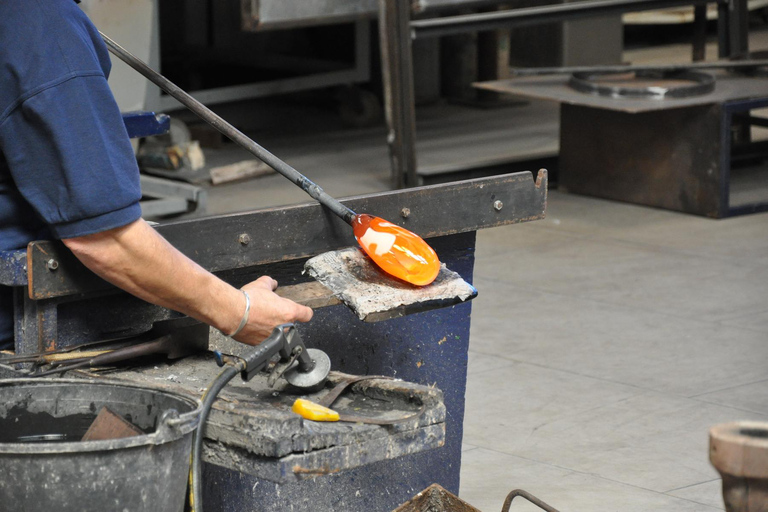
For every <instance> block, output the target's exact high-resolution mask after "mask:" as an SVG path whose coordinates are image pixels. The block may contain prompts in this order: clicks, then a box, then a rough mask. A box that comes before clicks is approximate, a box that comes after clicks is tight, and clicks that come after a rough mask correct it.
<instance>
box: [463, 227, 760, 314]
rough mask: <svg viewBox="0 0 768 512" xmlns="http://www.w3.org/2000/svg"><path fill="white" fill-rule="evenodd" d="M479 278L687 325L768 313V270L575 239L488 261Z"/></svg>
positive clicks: (617, 244)
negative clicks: (767, 290) (655, 314)
mask: <svg viewBox="0 0 768 512" xmlns="http://www.w3.org/2000/svg"><path fill="white" fill-rule="evenodd" d="M475 274H476V275H477V276H478V277H486V278H494V279H497V280H503V281H505V282H508V283H511V284H515V285H518V286H521V287H525V288H527V289H531V290H542V291H549V292H554V293H559V294H563V295H569V296H572V297H584V298H591V299H596V300H602V301H605V302H609V303H612V304H622V305H626V306H631V307H633V308H637V309H642V310H646V311H658V312H662V313H670V314H674V315H675V316H679V317H683V318H694V319H708V320H710V321H717V320H719V319H725V318H732V317H733V316H734V315H736V314H747V313H749V312H754V313H758V312H760V311H764V310H765V303H764V298H765V283H767V282H768V265H766V266H744V265H738V264H734V263H732V262H729V261H727V260H711V259H706V258H700V257H696V256H691V255H685V254H674V253H670V252H667V251H663V250H658V249H655V248H649V247H645V246H637V245H629V244H626V243H621V242H615V241H606V240H594V239H571V240H569V241H568V243H561V244H557V245H553V246H548V247H544V248H542V247H533V248H530V249H528V248H520V249H518V250H515V251H509V252H506V253H501V254H496V255H492V256H487V257H485V258H483V259H482V261H481V262H480V263H479V265H478V267H477V269H476V270H475Z"/></svg>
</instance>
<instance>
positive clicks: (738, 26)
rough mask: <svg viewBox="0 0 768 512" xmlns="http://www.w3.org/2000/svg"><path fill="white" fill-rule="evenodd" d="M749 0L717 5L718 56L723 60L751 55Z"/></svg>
mask: <svg viewBox="0 0 768 512" xmlns="http://www.w3.org/2000/svg"><path fill="white" fill-rule="evenodd" d="M748 22H749V10H748V9H747V0H722V1H720V2H718V4H717V37H718V55H719V57H720V58H721V59H723V58H728V59H733V58H740V57H741V58H743V57H746V56H747V55H748V54H749V39H748V35H749V34H748V29H749V24H748Z"/></svg>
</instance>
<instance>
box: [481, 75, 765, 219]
mask: <svg viewBox="0 0 768 512" xmlns="http://www.w3.org/2000/svg"><path fill="white" fill-rule="evenodd" d="M713 75H714V76H715V77H716V81H715V88H714V90H713V91H712V92H711V93H708V94H702V95H697V96H691V97H686V98H664V99H648V98H629V97H620V98H614V97H607V96H599V95H596V94H587V93H584V92H580V91H578V90H576V89H574V88H572V87H570V86H569V85H568V81H569V76H567V75H554V76H534V77H523V78H514V79H510V80H499V81H494V82H484V83H481V84H477V87H479V88H481V89H486V90H491V91H496V92H501V93H506V94H513V95H519V96H523V97H530V98H538V99H546V100H553V101H557V102H559V103H560V104H561V109H560V159H559V166H558V173H559V174H558V182H559V184H560V185H561V186H562V188H563V189H565V190H567V191H568V192H573V193H576V194H584V195H589V196H594V197H601V198H605V199H614V200H618V201H625V202H629V203H634V204H641V205H647V206H655V207H659V208H665V209H668V210H674V211H680V212H686V213H693V214H697V215H705V216H708V217H715V218H722V217H728V216H730V215H738V214H743V213H751V212H757V211H764V210H766V209H768V186H766V182H768V180H767V179H765V177H766V176H768V172H765V169H763V172H762V174H761V175H756V176H758V177H760V176H762V177H763V178H762V179H761V180H759V186H760V187H762V188H763V189H764V190H763V192H764V193H763V194H762V197H757V198H755V197H750V198H748V200H747V201H739V202H736V201H734V196H733V195H732V194H731V188H732V187H733V186H734V184H735V182H734V180H733V175H734V173H733V169H732V165H731V162H732V153H733V149H734V143H733V137H732V124H733V123H732V122H733V120H734V118H735V117H736V116H739V115H742V116H748V115H749V112H750V111H751V110H753V109H758V108H765V107H768V78H766V77H765V76H762V75H757V76H744V75H732V74H727V73H713ZM747 119H749V118H748V117H747ZM762 124H765V122H764V121H763V123H762ZM744 146H746V148H745V149H747V150H749V147H750V146H751V147H759V145H756V144H755V145H747V144H745V145H744ZM761 149H762V151H763V153H762V154H763V155H764V154H765V152H764V148H761ZM754 185H755V184H754V183H753V184H748V185H747V186H751V187H752V188H755V187H754ZM751 195H752V196H759V194H751Z"/></svg>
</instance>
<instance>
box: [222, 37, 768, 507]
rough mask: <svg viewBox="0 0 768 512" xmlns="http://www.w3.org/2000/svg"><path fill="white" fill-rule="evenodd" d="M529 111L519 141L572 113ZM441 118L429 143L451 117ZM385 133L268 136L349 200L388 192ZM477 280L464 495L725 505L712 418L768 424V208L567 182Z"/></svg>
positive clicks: (230, 195) (488, 245) (481, 244)
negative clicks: (633, 197) (680, 201)
mask: <svg viewBox="0 0 768 512" xmlns="http://www.w3.org/2000/svg"><path fill="white" fill-rule="evenodd" d="M764 46H768V45H764ZM764 46H763V47H764ZM752 47H753V48H755V49H757V48H760V46H756V45H753V46H752ZM689 52H690V48H689V47H687V46H682V47H680V48H677V49H674V48H673V49H672V50H669V55H668V56H671V57H673V58H672V59H671V60H677V61H680V60H682V59H684V58H685V57H686V56H688V55H689ZM676 56H677V57H679V58H674V57H676ZM635 57H636V58H635ZM657 57H658V54H656V53H653V52H650V53H648V52H645V51H639V52H637V53H636V54H635V55H634V56H632V55H630V56H628V59H627V60H635V61H636V62H643V61H657ZM522 108H523V109H529V110H517V111H516V110H515V109H510V110H509V114H508V119H509V122H510V124H511V125H513V128H511V130H512V132H510V134H509V135H508V136H507V137H509V138H511V139H515V137H517V140H524V137H526V136H528V134H530V132H531V123H530V122H529V121H528V120H530V119H539V120H540V121H541V122H542V123H543V124H544V125H547V124H548V123H549V127H548V128H547V129H546V130H545V132H547V130H549V132H547V133H550V132H551V123H552V122H554V121H556V116H557V109H556V108H555V109H553V108H552V105H550V104H544V103H536V102H534V103H532V104H531V105H530V106H529V107H522ZM423 112H424V111H422V114H420V117H421V118H422V119H426V121H425V123H423V124H422V126H421V127H420V131H419V135H420V137H421V139H420V143H421V144H422V148H423V149H428V148H429V144H430V143H429V140H430V139H429V137H430V136H429V135H428V134H427V135H425V129H426V131H427V132H428V130H429V123H432V125H436V126H437V128H438V129H439V128H440V123H439V122H435V119H437V118H435V117H434V116H433V115H432V114H430V113H429V112H427V114H426V118H425V115H424V114H423ZM517 113H519V114H517ZM515 119H518V122H517V124H515ZM425 124H426V126H425ZM515 130H516V131H515ZM383 134H384V132H383V130H382V129H373V130H370V131H367V132H366V131H362V132H359V133H358V135H357V136H356V135H355V134H354V133H352V132H351V131H347V132H345V131H343V130H336V131H334V132H333V134H326V138H325V139H324V140H332V141H335V142H333V143H332V144H324V143H322V141H321V142H318V140H317V138H316V137H315V136H312V135H295V134H279V133H277V134H276V133H271V132H265V133H261V134H258V135H259V139H260V141H261V142H262V143H264V144H265V145H266V146H267V147H268V148H271V149H273V150H274V151H275V152H276V153H277V154H278V155H282V156H284V157H285V158H286V159H287V160H288V161H289V162H290V163H292V164H293V165H295V166H296V167H297V168H299V169H301V170H303V171H305V172H307V173H308V174H309V175H310V177H312V178H313V179H315V180H316V181H317V182H318V183H319V184H321V185H322V186H323V187H324V188H325V189H326V190H327V191H328V192H330V193H331V194H334V195H338V196H344V195H351V194H361V193H370V192H376V191H380V190H386V189H387V188H388V180H387V177H388V161H387V157H386V149H385V146H384V137H383ZM515 134H517V136H516V135H515ZM545 135H546V134H545ZM545 135H544V138H546V136H545ZM538 136H542V135H541V134H539V135H537V137H538ZM302 137H303V138H302ZM435 140H437V139H435ZM549 140H550V142H551V137H550V139H549ZM425 142H426V143H425ZM451 144H452V145H453V146H455V147H458V148H459V149H461V143H460V141H452V143H451ZM366 148H368V149H366ZM438 150H439V146H438ZM443 156H445V155H443ZM241 157H242V158H246V157H247V156H245V155H239V156H238V155H237V154H235V156H232V157H231V158H232V159H234V160H237V159H240V158H241ZM437 163H439V162H437ZM210 194H211V198H210V206H211V208H210V212H211V213H224V212H231V211H240V210H247V209H253V208H258V207H266V206H272V205H278V204H287V203H295V202H304V201H305V198H304V196H303V193H301V192H300V191H298V190H297V189H295V188H294V187H293V186H291V185H290V184H288V183H287V182H286V181H285V180H284V179H283V178H281V177H279V176H271V177H266V178H260V179H256V180H252V181H250V182H245V183H240V184H232V185H225V186H221V187H216V188H212V189H210ZM475 284H476V286H477V288H478V290H479V292H480V295H479V297H478V298H477V299H476V300H475V302H474V304H473V312H472V335H471V342H470V351H469V376H468V383H467V386H468V389H467V397H466V398H467V400H466V404H467V410H466V416H465V422H464V428H465V435H464V452H463V463H462V471H461V478H462V484H461V497H462V498H463V499H465V500H466V501H468V502H469V503H471V504H472V505H474V506H475V507H477V508H478V509H480V510H482V511H484V512H490V511H495V510H500V508H501V505H502V502H503V500H504V497H505V495H506V493H507V492H508V491H510V490H511V489H514V488H523V489H526V490H528V491H530V492H532V493H534V494H535V495H538V496H539V497H540V498H542V499H544V500H545V501H547V502H549V503H550V504H551V505H553V506H554V507H556V508H558V509H560V510H561V511H563V512H565V511H579V512H589V511H606V510H620V511H623V512H628V511H635V510H636V511H647V510H678V511H701V510H722V509H723V505H722V500H721V497H720V488H719V485H720V482H719V478H718V475H717V474H716V472H715V471H714V469H712V467H711V466H710V465H709V462H708V446H707V432H708V428H709V427H710V426H712V425H714V424H716V423H720V422H725V421H732V420H737V419H757V420H768V365H766V361H768V343H767V341H768V302H767V301H766V299H768V214H759V215H750V216H744V217H738V218H732V219H727V220H719V221H718V220H711V219H705V218H700V217H694V216H690V215H683V214H678V213H672V212H667V211H662V210H656V209H651V208H643V207H638V206H632V205H628V204H622V203H617V202H610V201H603V200H597V199H591V198H587V197H580V196H575V195H567V194H564V193H559V192H557V191H554V192H551V193H550V201H549V205H548V214H547V218H546V219H545V220H542V221H537V222H532V223H529V224H524V225H515V226H509V227H505V228H496V229H493V230H486V231H482V232H480V233H478V249H477V259H476V266H475ZM512 510H513V511H518V510H519V511H521V512H525V511H532V510H538V509H536V508H534V507H532V506H530V505H527V504H525V503H524V502H520V503H517V502H515V503H514V504H513V506H512Z"/></svg>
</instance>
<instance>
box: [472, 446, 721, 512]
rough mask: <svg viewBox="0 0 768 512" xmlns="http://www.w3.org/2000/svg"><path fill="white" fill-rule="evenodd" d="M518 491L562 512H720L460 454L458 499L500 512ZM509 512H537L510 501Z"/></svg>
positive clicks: (515, 461) (532, 466) (511, 460)
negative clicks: (672, 511)
mask: <svg viewBox="0 0 768 512" xmlns="http://www.w3.org/2000/svg"><path fill="white" fill-rule="evenodd" d="M512 489H523V490H525V491H528V492H529V493H531V494H533V495H534V496H536V497H537V498H539V499H541V500H543V501H544V502H546V503H547V504H549V505H551V506H552V507H554V508H556V509H558V510H560V511H561V512H606V511H621V512H647V511H649V510H674V511H676V512H682V511H686V512H687V511H690V512H694V511H697V512H701V511H706V510H722V508H721V507H710V506H707V505H702V504H699V503H695V502H693V501H689V500H686V499H683V498H678V497H674V496H669V495H664V494H659V493H656V492H653V491H649V490H645V489H639V488H636V487H632V486H627V485H623V484H620V483H616V482H612V481H609V480H606V479H603V478H599V477H597V476H593V475H587V474H583V473H576V472H571V471H568V470H565V469H562V468H557V467H554V466H550V465H547V464H541V463H537V462H534V461H529V460H525V459H521V458H519V457H514V456H510V455H506V454H501V453H498V452H494V451H491V450H483V449H480V450H474V451H472V452H469V453H466V454H464V457H463V461H462V474H461V491H460V493H459V496H460V497H461V498H462V499H463V500H465V501H467V502H468V503H470V504H471V505H473V506H475V507H477V508H478V509H479V510H481V511H483V512H495V511H497V510H501V506H502V504H503V503H504V499H505V498H506V496H507V494H508V493H509V491H511V490H512ZM510 510H511V511H514V512H541V509H540V508H538V507H535V506H533V505H531V504H529V503H528V502H526V501H525V500H523V499H522V498H519V497H518V498H515V500H514V501H513V502H512V506H511V507H510Z"/></svg>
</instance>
